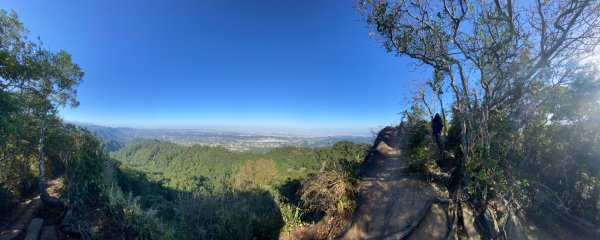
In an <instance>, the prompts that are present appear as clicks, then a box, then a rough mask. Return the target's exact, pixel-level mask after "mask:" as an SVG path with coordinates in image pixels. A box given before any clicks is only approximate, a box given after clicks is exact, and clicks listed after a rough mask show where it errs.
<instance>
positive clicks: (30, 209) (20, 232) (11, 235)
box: [0, 178, 64, 240]
mask: <svg viewBox="0 0 600 240" xmlns="http://www.w3.org/2000/svg"><path fill="white" fill-rule="evenodd" d="M63 181H64V178H56V179H52V180H50V181H48V182H47V190H48V194H50V195H51V196H54V197H58V195H59V192H60V190H61V188H63V186H64V182H63ZM41 204H42V203H41V200H40V196H39V195H36V196H34V197H31V198H29V199H26V200H24V201H23V202H21V203H20V204H19V205H18V206H17V207H16V208H15V209H14V210H13V211H12V212H11V213H10V214H9V215H7V216H3V217H2V219H0V221H1V222H0V223H2V225H0V240H8V239H19V238H20V237H22V236H24V234H25V231H26V229H27V226H29V223H30V222H31V219H32V218H34V217H35V215H36V214H37V211H38V209H39V207H40V205H41Z"/></svg>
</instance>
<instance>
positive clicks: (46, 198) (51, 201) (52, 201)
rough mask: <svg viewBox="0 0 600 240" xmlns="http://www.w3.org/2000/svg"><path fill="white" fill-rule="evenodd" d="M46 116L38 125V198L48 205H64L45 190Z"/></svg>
mask: <svg viewBox="0 0 600 240" xmlns="http://www.w3.org/2000/svg"><path fill="white" fill-rule="evenodd" d="M46 118H47V116H46V115H44V117H43V119H42V124H41V125H40V141H39V149H38V189H39V191H40V199H41V200H42V203H43V204H44V205H46V206H50V207H65V206H66V204H65V202H63V201H62V200H60V199H58V198H55V197H52V196H50V194H48V191H47V190H46V178H45V177H44V158H45V157H44V138H45V136H46V127H47V122H46V121H47V119H46Z"/></svg>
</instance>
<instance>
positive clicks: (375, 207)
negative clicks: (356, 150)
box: [338, 127, 449, 239]
mask: <svg viewBox="0 0 600 240" xmlns="http://www.w3.org/2000/svg"><path fill="white" fill-rule="evenodd" d="M396 131H397V130H396V128H392V127H386V128H384V129H383V130H381V132H380V133H379V136H378V137H377V140H376V141H375V145H374V147H373V149H372V151H371V153H370V154H369V156H368V157H367V158H366V159H365V163H364V165H363V166H362V167H363V171H362V178H361V181H360V183H359V197H358V200H357V204H358V206H357V209H356V211H355V213H354V214H353V216H352V217H351V218H350V219H349V221H348V222H347V223H346V225H345V230H344V231H343V232H342V234H341V235H340V236H339V237H338V238H339V239H382V238H385V237H387V236H390V235H393V234H394V233H397V232H399V231H401V230H402V229H404V228H405V227H406V226H407V225H408V224H409V223H410V222H411V221H412V220H413V219H414V218H415V217H416V215H417V213H418V212H419V211H420V210H421V209H422V208H424V207H425V205H426V202H427V201H428V200H429V199H430V198H432V197H447V195H448V194H447V192H444V191H442V190H440V189H438V188H437V187H435V186H434V185H432V184H430V183H428V182H427V181H425V180H423V179H418V178H416V177H412V176H410V175H408V174H406V173H405V172H406V171H405V164H404V161H403V160H402V158H401V151H400V149H399V148H398V144H397V141H398V140H397V139H398V137H397V132H396ZM446 208H447V206H445V205H438V204H434V205H433V206H432V208H431V210H430V211H429V213H428V214H427V216H426V218H425V220H424V221H423V223H422V224H421V225H420V226H419V228H418V229H416V230H415V231H414V232H413V233H412V234H411V235H410V237H409V239H440V238H443V237H444V236H445V235H446V233H447V231H448V222H449V219H448V218H449V217H448V216H447V214H446Z"/></svg>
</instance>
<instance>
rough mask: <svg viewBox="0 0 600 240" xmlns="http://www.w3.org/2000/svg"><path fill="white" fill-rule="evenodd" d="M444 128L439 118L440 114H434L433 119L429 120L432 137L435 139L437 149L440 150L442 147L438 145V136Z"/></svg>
mask: <svg viewBox="0 0 600 240" xmlns="http://www.w3.org/2000/svg"><path fill="white" fill-rule="evenodd" d="M443 127H444V122H443V121H442V118H441V117H440V114H438V113H436V114H435V117H433V119H432V120H431V129H432V130H433V137H434V138H435V142H436V143H437V145H438V147H439V148H440V149H442V145H441V144H440V134H441V133H442V128H443Z"/></svg>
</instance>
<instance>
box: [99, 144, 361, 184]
mask: <svg viewBox="0 0 600 240" xmlns="http://www.w3.org/2000/svg"><path fill="white" fill-rule="evenodd" d="M368 149H369V145H368V144H355V143H352V142H349V141H341V142H338V143H336V144H334V145H333V146H332V147H329V148H316V149H313V148H301V147H280V148H275V149H273V150H271V151H269V152H267V153H264V154H262V153H249V152H235V151H231V150H228V149H225V148H222V147H208V146H199V145H194V146H190V147H186V146H181V145H177V144H174V143H170V142H161V141H157V140H146V141H142V142H139V143H133V144H130V145H128V146H126V147H124V148H123V149H121V150H119V151H118V152H116V153H114V154H112V155H111V156H112V157H113V158H114V159H116V160H119V161H121V162H122V163H123V164H122V166H126V167H128V168H131V169H134V170H137V171H141V172H144V173H145V174H146V175H147V176H148V177H149V179H150V180H152V181H155V182H158V183H161V184H162V185H164V186H165V187H169V188H172V189H176V190H181V191H192V190H196V189H199V188H202V187H205V188H211V189H212V188H215V187H216V188H218V187H221V186H222V185H235V186H236V187H240V186H245V185H248V184H250V185H256V186H258V187H260V186H265V187H266V186H276V185H278V184H282V183H284V182H285V181H290V180H297V179H299V178H301V177H303V176H306V175H308V174H310V173H315V172H318V171H319V170H321V169H322V168H323V167H324V165H325V164H326V162H328V161H339V160H341V159H344V160H348V161H351V162H357V163H358V162H360V161H362V160H363V158H364V156H365V154H366V152H367V151H368Z"/></svg>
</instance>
